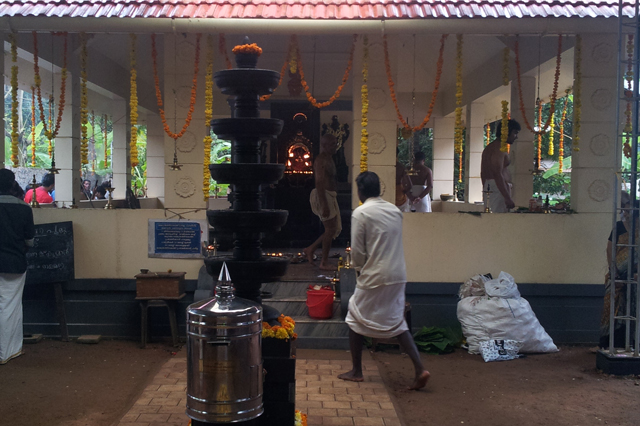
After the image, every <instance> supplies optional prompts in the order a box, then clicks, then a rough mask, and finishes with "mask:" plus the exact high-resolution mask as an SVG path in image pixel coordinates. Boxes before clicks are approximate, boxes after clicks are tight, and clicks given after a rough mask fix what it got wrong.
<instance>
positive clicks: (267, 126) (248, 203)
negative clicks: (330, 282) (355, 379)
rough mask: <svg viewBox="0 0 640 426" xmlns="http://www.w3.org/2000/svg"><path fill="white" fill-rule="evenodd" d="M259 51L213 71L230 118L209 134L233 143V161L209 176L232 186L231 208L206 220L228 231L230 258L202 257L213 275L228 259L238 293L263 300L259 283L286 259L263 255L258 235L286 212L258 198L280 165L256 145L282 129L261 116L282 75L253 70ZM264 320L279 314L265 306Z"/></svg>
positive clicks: (214, 124) (277, 272)
mask: <svg viewBox="0 0 640 426" xmlns="http://www.w3.org/2000/svg"><path fill="white" fill-rule="evenodd" d="M256 64H257V55H248V54H244V53H243V54H237V55H236V66H237V68H234V69H230V70H223V71H218V72H217V73H215V75H214V80H215V82H216V85H217V86H218V87H219V88H220V90H221V91H222V93H224V94H227V95H230V96H233V97H234V100H233V102H231V104H232V118H223V119H216V120H212V121H211V128H212V130H213V132H214V133H215V134H216V135H217V136H218V137H220V138H222V139H226V140H230V141H231V163H230V164H211V165H210V166H209V169H210V170H211V177H212V178H213V179H215V180H216V181H217V182H219V183H228V184H231V185H232V188H233V204H232V207H231V209H230V210H209V211H207V218H208V220H209V223H210V224H211V226H213V227H214V228H215V230H216V232H223V233H232V234H233V237H234V249H233V255H231V256H219V257H215V258H205V264H206V266H207V272H208V273H209V274H211V275H212V276H214V277H217V276H218V274H219V272H220V268H221V267H222V263H223V262H226V263H227V267H228V268H229V273H230V275H231V277H233V281H234V284H235V294H236V296H238V297H242V298H245V299H250V300H253V301H256V302H258V303H261V302H262V300H261V298H260V287H261V286H262V284H263V283H266V282H271V281H275V280H277V279H278V278H279V277H281V276H282V275H284V273H285V272H286V269H287V265H288V263H289V261H288V259H285V258H280V257H269V258H266V257H263V256H262V249H261V243H260V239H261V234H262V233H264V232H277V231H279V230H280V228H281V227H282V226H283V225H284V224H285V223H286V222H287V216H288V214H289V212H287V211H286V210H263V209H262V206H261V202H260V192H261V186H262V185H269V184H274V183H277V182H278V181H279V180H280V179H281V178H282V176H283V173H284V165H281V164H264V163H260V144H261V142H262V141H263V140H267V139H270V138H273V137H276V136H277V135H278V134H280V132H281V131H282V125H283V123H282V120H278V119H271V118H260V111H259V109H258V102H259V99H260V96H262V95H266V94H270V93H272V92H273V90H274V89H275V88H276V87H277V86H278V81H279V79H280V74H279V73H278V72H276V71H271V70H263V69H256V68H255V67H256ZM263 308H264V310H263V317H264V320H265V321H275V319H276V318H277V317H278V316H279V315H280V313H279V312H278V311H277V310H276V309H274V308H271V307H269V306H264V307H263Z"/></svg>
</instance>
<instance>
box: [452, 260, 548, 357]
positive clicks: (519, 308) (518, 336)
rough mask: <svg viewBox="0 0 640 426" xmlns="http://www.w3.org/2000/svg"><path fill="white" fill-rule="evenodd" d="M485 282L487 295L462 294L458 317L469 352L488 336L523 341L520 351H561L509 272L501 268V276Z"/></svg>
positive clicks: (476, 352) (475, 351)
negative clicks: (522, 295) (521, 295)
mask: <svg viewBox="0 0 640 426" xmlns="http://www.w3.org/2000/svg"><path fill="white" fill-rule="evenodd" d="M484 284H485V292H486V294H485V295H484V296H468V297H463V298H462V299H461V300H460V301H459V302H458V309H457V315H458V321H460V324H461V325H462V334H464V337H465V339H466V340H467V344H468V345H469V353H472V354H479V353H480V352H481V350H480V342H483V341H489V340H515V341H517V342H522V347H521V348H520V352H521V353H547V352H557V351H558V348H557V347H556V345H555V344H554V343H553V340H552V339H551V337H550V336H549V335H548V334H547V332H546V331H545V330H544V328H543V327H542V325H540V322H539V321H538V318H537V317H536V314H535V313H534V312H533V310H532V309H531V305H529V302H527V301H526V299H524V298H523V297H520V292H519V291H518V286H517V285H516V283H515V281H514V279H513V277H512V276H511V275H510V274H508V273H506V272H500V275H499V276H498V278H496V279H493V280H489V281H486V282H485V283H484ZM476 294H477V293H476Z"/></svg>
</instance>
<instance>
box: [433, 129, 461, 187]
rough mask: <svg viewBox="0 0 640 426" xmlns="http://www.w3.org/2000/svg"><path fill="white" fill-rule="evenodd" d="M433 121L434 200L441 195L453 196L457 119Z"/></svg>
mask: <svg viewBox="0 0 640 426" xmlns="http://www.w3.org/2000/svg"><path fill="white" fill-rule="evenodd" d="M432 120H433V191H432V192H433V198H435V199H438V198H440V194H452V195H453V171H454V169H453V160H454V149H453V136H454V129H455V118H453V117H442V118H435V119H432Z"/></svg>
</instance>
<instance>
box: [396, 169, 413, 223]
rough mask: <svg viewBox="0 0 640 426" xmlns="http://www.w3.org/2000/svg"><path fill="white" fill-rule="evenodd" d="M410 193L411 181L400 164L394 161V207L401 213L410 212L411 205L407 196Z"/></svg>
mask: <svg viewBox="0 0 640 426" xmlns="http://www.w3.org/2000/svg"><path fill="white" fill-rule="evenodd" d="M409 191H411V181H410V180H409V176H408V175H407V171H406V169H405V168H404V166H403V165H402V163H401V162H399V161H397V160H396V207H397V208H399V209H400V211H401V212H409V211H411V203H410V202H409V197H407V194H408V193H409Z"/></svg>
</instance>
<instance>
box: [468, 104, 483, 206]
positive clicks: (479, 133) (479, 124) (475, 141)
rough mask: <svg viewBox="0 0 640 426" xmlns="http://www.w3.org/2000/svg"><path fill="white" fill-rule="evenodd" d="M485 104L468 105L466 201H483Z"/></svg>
mask: <svg viewBox="0 0 640 426" xmlns="http://www.w3.org/2000/svg"><path fill="white" fill-rule="evenodd" d="M484 116H485V106H484V104H483V103H480V102H473V103H471V105H469V106H468V107H467V123H468V124H467V182H466V188H465V201H467V202H468V203H473V202H475V201H482V181H481V180H480V163H481V161H482V151H483V150H484V135H485V122H484Z"/></svg>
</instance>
